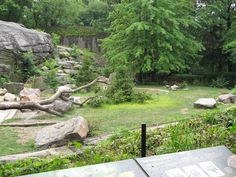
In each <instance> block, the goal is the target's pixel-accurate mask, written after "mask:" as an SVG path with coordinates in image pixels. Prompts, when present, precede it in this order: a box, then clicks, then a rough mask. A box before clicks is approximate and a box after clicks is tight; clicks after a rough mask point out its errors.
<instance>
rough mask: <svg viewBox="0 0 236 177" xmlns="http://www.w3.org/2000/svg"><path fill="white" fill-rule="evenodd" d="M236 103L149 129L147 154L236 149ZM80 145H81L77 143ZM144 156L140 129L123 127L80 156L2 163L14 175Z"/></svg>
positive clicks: (5, 176) (6, 175) (0, 171)
mask: <svg viewBox="0 0 236 177" xmlns="http://www.w3.org/2000/svg"><path fill="white" fill-rule="evenodd" d="M235 119H236V107H233V108H231V109H227V110H225V111H220V110H216V111H213V112H212V111H211V112H208V113H205V114H202V115H197V116H195V117H193V118H192V119H191V120H185V121H182V122H180V123H179V124H177V125H171V126H169V127H166V128H163V129H156V130H149V131H148V132H147V154H148V155H149V156H150V155H160V154H165V153H172V152H179V151H186V150H192V149H197V148H205V147H211V146H217V145H226V146H227V147H228V148H229V149H231V150H232V151H234V152H236V139H235V136H236V124H234V126H231V127H228V125H229V124H232V123H235V122H236V120H235ZM77 147H80V146H77ZM139 156H140V132H139V131H123V132H120V133H118V134H116V135H114V136H112V137H111V138H109V139H108V140H106V141H104V142H102V143H100V144H98V145H96V146H94V147H91V148H86V149H85V151H84V153H83V154H82V155H79V156H69V157H64V158H59V157H53V158H46V159H39V158H38V159H26V160H20V161H17V162H11V163H0V176H2V177H11V176H18V175H25V174H32V173H39V172H45V171H52V170H58V169H63V168H70V167H78V166H84V165H91V164H97V163H103V162H110V161H116V160H123V159H128V158H135V157H139Z"/></svg>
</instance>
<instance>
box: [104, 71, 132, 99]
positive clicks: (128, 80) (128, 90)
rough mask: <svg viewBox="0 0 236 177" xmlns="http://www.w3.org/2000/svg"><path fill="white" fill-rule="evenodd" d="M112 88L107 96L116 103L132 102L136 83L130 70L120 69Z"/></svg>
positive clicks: (108, 90)
mask: <svg viewBox="0 0 236 177" xmlns="http://www.w3.org/2000/svg"><path fill="white" fill-rule="evenodd" d="M111 82H112V84H111V86H110V87H109V88H108V89H107V90H106V93H105V94H106V96H107V97H108V98H109V99H111V100H112V101H113V102H114V103H123V102H130V101H132V96H133V93H134V90H133V87H134V82H133V78H132V75H131V73H130V71H129V69H128V68H126V67H119V68H117V70H116V74H115V76H114V78H113V79H112V81H111Z"/></svg>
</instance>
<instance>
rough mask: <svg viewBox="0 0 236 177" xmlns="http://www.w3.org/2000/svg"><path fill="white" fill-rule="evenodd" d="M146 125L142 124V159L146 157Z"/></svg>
mask: <svg viewBox="0 0 236 177" xmlns="http://www.w3.org/2000/svg"><path fill="white" fill-rule="evenodd" d="M146 129H147V126H146V124H142V132H141V157H146Z"/></svg>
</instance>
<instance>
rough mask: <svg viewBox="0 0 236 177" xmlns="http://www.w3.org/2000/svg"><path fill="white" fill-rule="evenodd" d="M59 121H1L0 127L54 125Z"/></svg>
mask: <svg viewBox="0 0 236 177" xmlns="http://www.w3.org/2000/svg"><path fill="white" fill-rule="evenodd" d="M57 123H60V122H59V121H55V122H26V123H22V122H19V123H17V122H16V123H1V124H0V127H34V126H46V125H54V124H57Z"/></svg>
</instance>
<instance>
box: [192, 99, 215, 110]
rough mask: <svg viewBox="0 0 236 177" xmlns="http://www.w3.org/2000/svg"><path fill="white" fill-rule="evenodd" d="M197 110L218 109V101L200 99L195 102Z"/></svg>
mask: <svg viewBox="0 0 236 177" xmlns="http://www.w3.org/2000/svg"><path fill="white" fill-rule="evenodd" d="M194 107H195V108H205V109H211V108H215V107H216V100H215V99H214V98H200V99H198V100H197V101H196V102H194Z"/></svg>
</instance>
